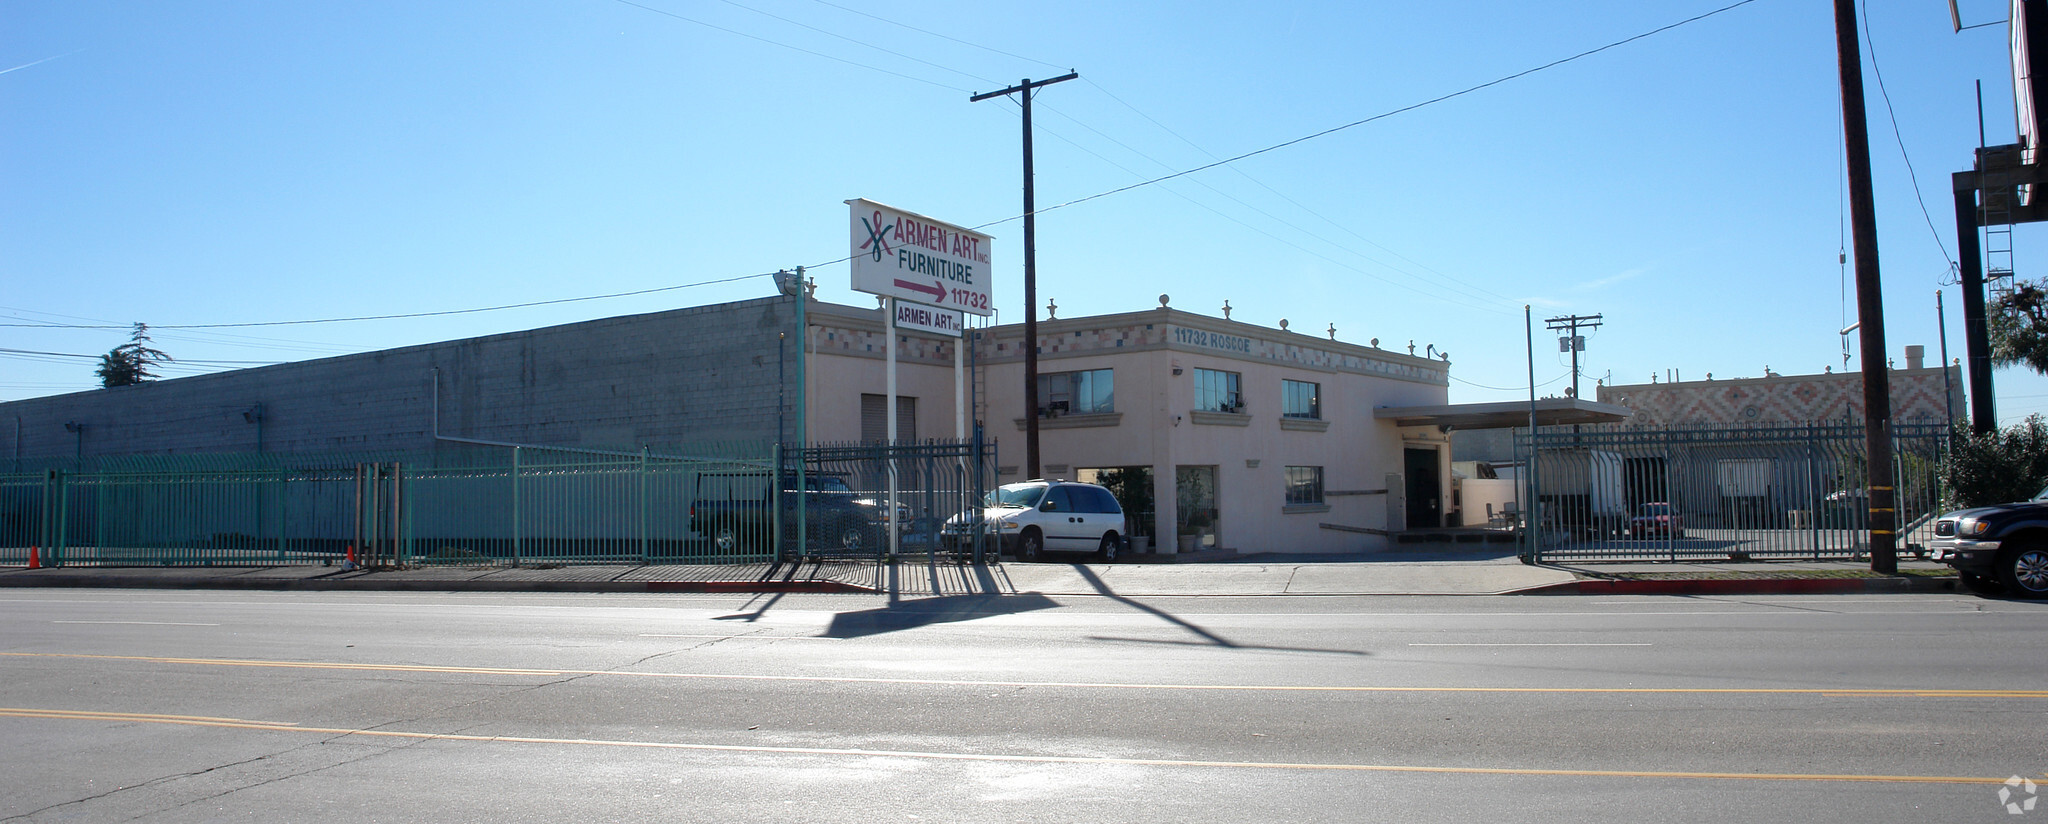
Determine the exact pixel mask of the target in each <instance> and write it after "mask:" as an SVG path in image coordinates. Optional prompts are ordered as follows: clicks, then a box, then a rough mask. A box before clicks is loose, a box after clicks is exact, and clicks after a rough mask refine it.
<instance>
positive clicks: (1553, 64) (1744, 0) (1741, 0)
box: [618, 0, 1757, 228]
mask: <svg viewBox="0 0 2048 824" xmlns="http://www.w3.org/2000/svg"><path fill="white" fill-rule="evenodd" d="M618 1H619V2H622V3H623V2H626V0H618ZM1754 2H1757V0H1738V1H1737V2H1735V3H1732V4H1729V5H1726V6H1722V7H1721V8H1718V9H1714V10H1713V11H1709V12H1705V13H1703V14H1698V15H1694V16H1692V17H1688V18H1686V19H1684V20H1680V21H1678V22H1676V23H1671V24H1667V25H1663V26H1659V27H1657V28H1654V29H1651V30H1649V31H1646V32H1643V33H1641V34H1637V35H1634V36H1631V37H1626V38H1623V39H1620V40H1616V41H1614V42H1612V43H1608V44H1607V45H1605V46H1600V47H1598V48H1592V49H1587V50H1586V51H1582V52H1579V53H1578V54H1574V55H1572V56H1570V57H1562V58H1558V59H1556V60H1552V61H1550V62H1548V63H1545V64H1543V65H1541V66H1536V67H1534V68H1529V69H1523V70H1522V71H1519V72H1515V73H1514V74H1510V75H1506V76H1504V77H1498V78H1495V79H1493V80H1488V81H1486V82H1484V83H1480V84H1478V85H1475V86H1468V87H1466V88H1463V89H1460V90H1458V91H1455V92H1451V93H1449V94H1444V95H1440V96H1437V97H1433V98H1430V99H1428V100H1424V101H1422V102H1419V103H1411V104H1409V105H1406V106H1402V107H1400V108H1398V109H1391V110H1389V111H1384V112H1381V113H1379V114H1376V115H1373V116H1371V117H1368V118H1365V119H1363V120H1356V121H1352V122H1350V123H1346V124H1344V125H1342V126H1333V127H1331V128H1328V129H1324V130H1322V131H1320V132H1316V133H1314V134H1310V135H1305V136H1303V137H1297V138H1295V139H1293V140H1289V141H1286V142H1284V143H1276V144H1274V145H1271V146H1267V147H1265V148H1263V149H1255V150H1253V151H1249V152H1245V153H1244V154H1241V155H1236V156H1234V157H1227V158H1224V159H1222V160H1218V161H1216V162H1214V163H1210V164H1207V165H1203V166H1196V167H1194V168H1192V169H1187V170H1184V171H1179V172H1174V173H1173V174H1170V175H1166V176H1163V177H1156V178H1153V179H1151V180H1146V181H1141V182H1138V183H1133V184H1131V185H1129V186H1123V187H1120V188H1116V189H1110V190H1109V191H1106V192H1100V193H1097V194H1092V195H1089V196H1087V197H1083V198H1080V199H1077V200H1070V201H1067V202H1065V203H1062V204H1059V205H1057V206H1048V207H1046V208H1043V209H1039V210H1037V211H1038V212H1039V213H1041V214H1043V213H1045V212H1050V211H1053V210H1055V209H1064V208H1067V207H1068V206H1078V205H1080V204H1083V203H1087V202H1088V201H1091V200H1099V199H1101V198H1105V197H1109V196H1110V195H1117V194H1123V193H1124V192H1128V191H1131V190H1133V189H1142V188H1144V187H1146V186H1151V185H1154V184H1157V183H1164V182H1166V181H1169V180H1173V179H1174V178H1179V177H1186V176H1188V175H1191V174H1194V173H1196V172H1203V171H1208V170H1210V169H1214V168H1216V167H1218V166H1227V165H1229V164H1232V163H1236V162H1238V161H1240V160H1245V159H1247V158H1252V157H1257V156H1259V155H1262V154H1266V153H1269V152H1274V151H1278V150H1280V149H1285V148H1287V147H1289V146H1293V145H1295V144H1297V143H1306V142H1308V141H1310V140H1314V139H1316V138H1319V137H1325V136H1328V135H1332V134H1336V133H1337V132H1341V131H1344V130H1346V129H1351V128H1355V127H1358V126H1363V125H1365V124H1367V123H1372V122H1374V121H1378V120H1385V119H1387V118H1389V117H1393V116H1395V115H1398V114H1406V113H1408V112H1412V111H1415V110H1416V109H1420V108H1423V107H1425V106H1433V105H1435V104H1438V103H1442V102H1444V101H1447V100H1452V99H1455V98H1459V97H1463V96H1465V95H1468V94H1472V93H1473V92H1477V91H1481V90H1484V89H1489V88H1492V87H1494V86H1498V85H1500V84H1502V83H1507V82H1509V81H1513V80H1519V79H1521V78H1523V77H1527V76H1529V75H1532V74H1536V73H1538V72H1542V71H1547V70H1550V69H1554V68H1557V67H1558V66H1562V65H1565V64H1567V63H1572V62H1575V61H1578V60H1582V59H1585V58H1587V57H1591V56H1593V55H1596V54H1599V53H1601V52H1604V51H1609V50H1612V49H1616V48H1619V47H1621V46H1625V45H1628V44H1630V43H1633V42H1635V41H1637V40H1642V39H1644V38H1648V37H1654V36H1656V35H1659V34H1663V33H1664V32H1667V31H1670V30H1672V29H1675V28H1678V27H1680V26H1686V25H1690V24H1692V23H1697V22H1699V21H1701V20H1705V19H1707V18H1709V17H1713V16H1715V15H1718V14H1723V13H1725V12H1729V11H1732V10H1734V9H1738V8H1741V7H1743V6H1747V5H1749V4H1751V3H1754ZM1022 217H1023V215H1018V216H1016V217H1011V218H1005V219H1003V220H999V221H995V222H993V223H986V224H983V226H994V225H997V224H999V223H1008V222H1009V221H1012V220H1018V219H1020V218H1022ZM975 228H982V227H975Z"/></svg>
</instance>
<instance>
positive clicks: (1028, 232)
mask: <svg viewBox="0 0 2048 824" xmlns="http://www.w3.org/2000/svg"><path fill="white" fill-rule="evenodd" d="M1080 76H1081V75H1080V74H1079V73H1078V72H1067V73H1066V74H1063V75H1060V76H1059V77H1055V78H1052V79H1050V80H1040V81H1038V82H1036V83H1034V82H1032V81H1031V78H1028V77H1027V78H1024V80H1023V82H1021V83H1018V84H1017V85H1015V86H1011V87H1009V88H1007V89H1004V90H1002V91H999V92H989V93H987V94H977V95H974V96H973V97H969V98H967V102H969V103H979V102H981V101H983V100H987V99H989V98H991V97H1003V96H1005V95H1012V94H1014V95H1017V96H1018V102H1019V103H1021V104H1022V105H1023V107H1024V454H1025V456H1026V463H1027V464H1028V472H1027V473H1026V474H1025V476H1024V477H1026V478H1039V477H1043V475H1042V474H1041V473H1040V472H1039V464H1038V206H1037V200H1036V198H1035V197H1034V196H1033V193H1032V191H1031V92H1032V90H1034V89H1037V88H1038V87H1040V86H1050V85H1052V84H1054V83H1062V82H1065V81H1068V80H1072V79H1074V78H1077V77H1080Z"/></svg>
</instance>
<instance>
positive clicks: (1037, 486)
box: [943, 480, 1124, 561]
mask: <svg viewBox="0 0 2048 824" xmlns="http://www.w3.org/2000/svg"><path fill="white" fill-rule="evenodd" d="M977 527H979V528H980V529H981V530H982V531H984V532H985V533H986V534H987V535H989V536H990V537H991V538H994V539H996V540H999V541H1001V545H1002V551H1003V552H1006V553H1009V554H1011V555H1014V556H1016V557H1017V558H1018V559H1019V560H1024V561H1036V560H1040V559H1041V558H1043V557H1044V555H1045V553H1048V552H1093V553H1095V554H1096V557H1098V558H1100V559H1102V560H1104V561H1114V560H1116V556H1117V554H1118V553H1119V552H1122V551H1123V536H1124V508H1123V506H1122V505H1120V504H1118V503H1117V501H1116V496H1115V495H1113V494H1110V491H1109V490H1108V489H1106V488H1103V487H1101V486H1098V485H1096V484H1084V483H1077V482H1074V481H1063V480H1031V481H1021V482H1019V483H1014V484H1004V485H1003V486H1001V487H999V488H997V489H994V490H991V491H990V492H989V493H988V495H987V496H986V497H984V498H983V499H982V504H981V508H980V509H978V510H975V511H971V512H963V513H960V514H959V515H955V516H953V517H952V518H951V519H950V520H948V521H946V526H945V531H944V535H943V538H944V540H945V543H946V544H947V545H948V546H957V545H958V544H960V543H962V542H964V541H967V540H971V539H972V536H973V535H974V531H975V529H976V528H977Z"/></svg>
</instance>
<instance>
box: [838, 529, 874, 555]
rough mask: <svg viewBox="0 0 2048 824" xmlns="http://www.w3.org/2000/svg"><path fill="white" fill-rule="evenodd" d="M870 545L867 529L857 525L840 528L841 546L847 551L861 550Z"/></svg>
mask: <svg viewBox="0 0 2048 824" xmlns="http://www.w3.org/2000/svg"><path fill="white" fill-rule="evenodd" d="M867 545H868V536H867V530H864V529H861V528H860V527H857V526H849V527H844V528H842V529H840V530H839V548H840V549H843V550H846V551H847V552H859V551H861V550H862V549H863V548H865V547H867Z"/></svg>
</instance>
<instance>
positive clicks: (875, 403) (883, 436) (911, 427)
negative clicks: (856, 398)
mask: <svg viewBox="0 0 2048 824" xmlns="http://www.w3.org/2000/svg"><path fill="white" fill-rule="evenodd" d="M888 408H889V396H888V395H869V394H866V393H862V394H861V396H860V439H861V441H862V442H864V443H881V442H882V441H885V440H888V439H889V418H888V412H887V410H888ZM896 440H898V441H905V442H907V441H914V440H917V399H916V398H910V397H904V396H902V395H897V396H896Z"/></svg>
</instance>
